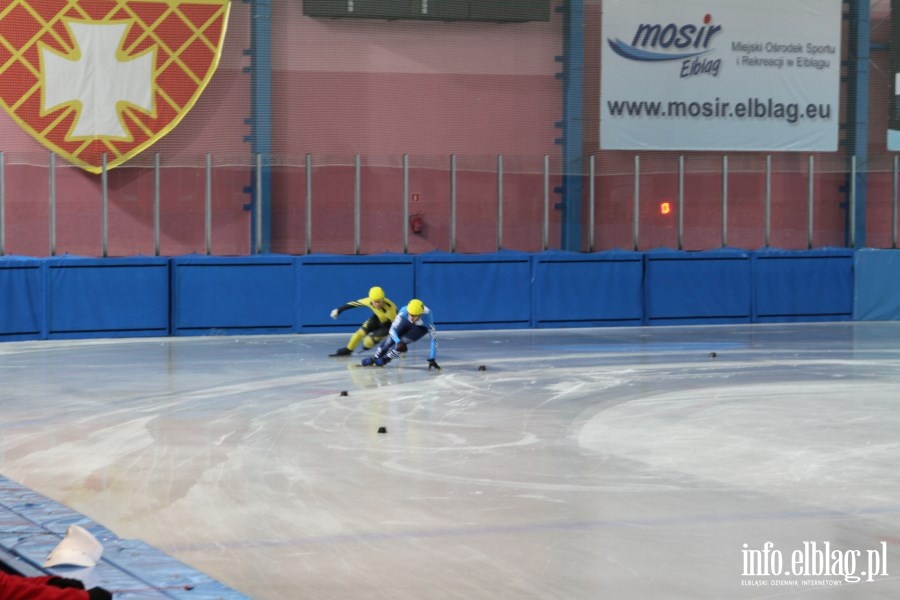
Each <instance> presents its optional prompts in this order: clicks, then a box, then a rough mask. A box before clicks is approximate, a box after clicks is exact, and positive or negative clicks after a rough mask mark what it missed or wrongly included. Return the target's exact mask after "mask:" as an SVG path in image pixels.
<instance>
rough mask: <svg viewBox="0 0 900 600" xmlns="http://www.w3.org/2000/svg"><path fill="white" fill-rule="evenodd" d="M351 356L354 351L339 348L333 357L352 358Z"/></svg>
mask: <svg viewBox="0 0 900 600" xmlns="http://www.w3.org/2000/svg"><path fill="white" fill-rule="evenodd" d="M351 354H353V350H350V349H349V348H346V347H345V348H338V349H337V350H336V351H335V353H334V354H332V356H350V355H351Z"/></svg>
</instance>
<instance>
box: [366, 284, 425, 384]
mask: <svg viewBox="0 0 900 600" xmlns="http://www.w3.org/2000/svg"><path fill="white" fill-rule="evenodd" d="M426 333H427V334H428V336H429V337H430V338H431V347H430V349H429V352H428V370H429V371H430V370H431V369H437V370H440V369H441V367H440V366H439V365H438V364H437V360H436V359H437V338H436V336H435V329H434V315H432V314H431V309H430V308H428V307H427V306H425V304H424V303H423V302H422V301H421V300H419V299H416V298H413V299H412V300H410V301H409V303H408V304H407V305H406V306H404V307H403V308H401V309H400V312H399V313H397V318H396V319H394V322H393V323H391V328H390V329H389V330H388V334H387V335H386V336H385V338H384V339H383V340H382V341H381V343H380V344H378V346H377V347H376V348H375V352H374V353H373V354H372V356H367V357H366V358H364V359H363V360H362V366H364V367H371V366H376V367H383V366H384V365H386V364H388V363H389V362H391V361H392V360H393V359H395V358H397V357H398V356H400V355H401V354H403V353H404V352H406V351H407V349H408V345H409V344H412V343H413V342H415V341H418V340H420V339H421V338H422V337H423V336H424V335H425V334H426Z"/></svg>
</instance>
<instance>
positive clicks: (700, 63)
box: [606, 14, 722, 77]
mask: <svg viewBox="0 0 900 600" xmlns="http://www.w3.org/2000/svg"><path fill="white" fill-rule="evenodd" d="M721 31H722V26H721V25H713V24H712V15H710V14H707V15H705V16H704V17H703V24H702V25H694V24H687V25H678V24H677V23H669V24H666V25H663V24H661V23H658V24H651V23H641V24H639V25H638V26H637V30H636V31H635V32H634V36H633V37H632V39H631V43H630V44H629V43H626V42H624V41H622V40H621V39H619V38H616V39H607V40H606V41H607V43H608V44H609V47H610V48H612V50H613V52H615V53H616V54H618V55H619V56H621V57H623V58H627V59H628V60H636V61H640V62H660V61H681V62H682V64H681V73H680V76H681V77H691V76H694V75H703V74H705V75H712V76H714V77H717V76H718V75H719V67H720V66H721V64H722V61H721V59H716V60H710V59H706V58H701V55H703V54H706V53H707V52H710V51H711V50H712V48H711V47H710V44H711V42H712V41H713V38H715V36H716V34H718V33H719V32H721Z"/></svg>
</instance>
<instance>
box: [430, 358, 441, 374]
mask: <svg viewBox="0 0 900 600" xmlns="http://www.w3.org/2000/svg"><path fill="white" fill-rule="evenodd" d="M431 369H437V370H438V371H440V370H441V366H440V365H439V364H437V361H436V360H434V359H433V358H429V359H428V370H429V371H430V370H431Z"/></svg>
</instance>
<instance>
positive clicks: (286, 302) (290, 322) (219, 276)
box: [172, 255, 296, 335]
mask: <svg viewBox="0 0 900 600" xmlns="http://www.w3.org/2000/svg"><path fill="white" fill-rule="evenodd" d="M172 271H173V273H172V279H173V284H172V333H173V334H175V335H199V334H228V333H257V334H259V333H289V332H293V331H295V327H294V316H295V305H296V302H295V298H294V286H293V282H294V259H293V258H292V257H290V256H276V255H266V256H248V257H240V258H237V257H236V258H220V257H210V256H183V257H179V258H175V259H173V260H172Z"/></svg>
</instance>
